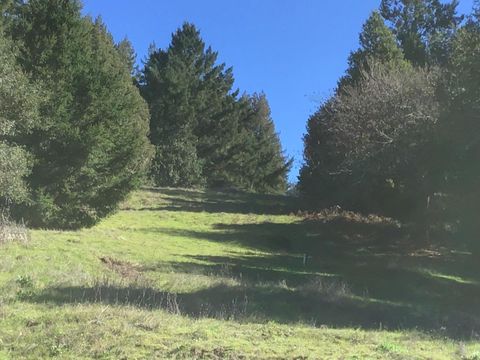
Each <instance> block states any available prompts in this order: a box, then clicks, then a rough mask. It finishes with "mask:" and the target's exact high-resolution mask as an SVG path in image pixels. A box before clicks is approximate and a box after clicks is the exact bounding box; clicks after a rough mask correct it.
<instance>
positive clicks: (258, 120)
mask: <svg viewBox="0 0 480 360" xmlns="http://www.w3.org/2000/svg"><path fill="white" fill-rule="evenodd" d="M241 101H245V102H246V105H247V111H246V113H245V116H243V117H242V119H243V120H242V121H241V124H240V127H241V129H240V131H239V135H238V137H237V138H238V139H239V151H237V152H236V155H235V156H234V157H233V159H232V160H233V161H232V165H233V166H232V170H234V169H236V176H235V178H234V179H233V182H234V183H235V185H237V186H238V187H241V188H244V189H248V190H250V191H257V192H285V191H286V189H287V174H288V171H289V170H290V167H291V165H292V161H293V160H292V159H287V158H286V157H285V156H284V154H283V151H282V146H281V144H280V139H279V137H278V134H277V133H276V132H275V125H274V123H273V120H272V117H271V110H270V106H269V104H268V101H267V97H266V95H265V94H263V93H261V94H254V95H252V96H245V97H244V98H243V99H242V100H241Z"/></svg>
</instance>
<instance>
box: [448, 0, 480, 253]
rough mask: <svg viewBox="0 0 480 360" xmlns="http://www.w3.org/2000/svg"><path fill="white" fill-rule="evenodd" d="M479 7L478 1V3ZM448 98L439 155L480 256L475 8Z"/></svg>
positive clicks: (479, 55) (461, 34)
mask: <svg viewBox="0 0 480 360" xmlns="http://www.w3.org/2000/svg"><path fill="white" fill-rule="evenodd" d="M476 5H477V6H478V5H479V3H478V2H477V3H476ZM475 9H478V7H476V8H475ZM446 78H448V79H449V81H448V92H447V95H448V97H447V98H445V99H444V103H445V104H446V107H447V109H446V111H445V114H444V117H443V119H442V122H441V139H442V141H441V146H440V147H439V148H440V149H441V150H443V151H442V152H439V156H441V157H442V159H443V160H444V163H443V165H444V173H442V174H440V175H441V176H442V179H444V180H445V187H444V188H442V191H443V192H444V193H447V194H449V199H450V200H451V201H450V203H449V206H448V208H449V210H450V211H451V212H452V214H451V216H452V219H453V222H457V223H459V224H460V225H461V230H462V233H463V235H464V239H463V240H466V241H467V242H468V243H470V244H471V245H472V248H473V250H474V251H475V252H476V254H477V255H480V243H479V242H478V234H479V232H480V226H479V222H478V216H477V215H478V213H479V211H480V206H479V204H480V191H479V182H480V168H479V166H478V165H477V164H478V161H479V159H480V115H479V114H480V17H479V16H478V12H477V11H474V13H473V15H472V16H471V17H470V19H469V21H468V22H467V24H466V25H465V26H464V27H463V28H462V29H461V30H459V31H458V34H457V36H456V38H455V41H454V43H453V52H452V56H451V61H450V64H449V67H448V72H447V73H446Z"/></svg>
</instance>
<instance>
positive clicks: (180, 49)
mask: <svg viewBox="0 0 480 360" xmlns="http://www.w3.org/2000/svg"><path fill="white" fill-rule="evenodd" d="M217 58H218V54H217V53H216V52H214V51H212V49H211V48H209V47H208V48H207V47H206V46H205V43H204V42H203V40H202V39H201V37H200V33H199V31H198V30H197V29H196V28H195V26H194V25H192V24H188V23H186V24H184V25H183V26H182V27H181V28H180V29H178V30H177V31H176V32H175V33H174V34H173V35H172V41H171V44H170V46H169V47H168V49H166V50H157V49H155V48H152V50H151V52H150V55H149V58H148V60H147V62H146V64H145V69H144V70H143V74H142V79H141V84H140V89H141V92H142V94H143V96H144V98H145V99H146V101H147V102H148V104H149V107H150V113H151V122H150V131H151V133H150V137H151V141H152V143H153V144H154V145H155V147H156V156H155V161H154V164H153V166H152V177H153V179H154V181H155V182H156V184H157V185H161V186H203V185H207V186H210V187H219V186H220V187H225V186H227V187H228V186H233V187H239V188H247V189H252V190H257V191H267V189H268V190H273V189H275V190H278V189H280V188H282V187H283V186H284V185H283V183H284V181H285V180H284V176H285V173H286V169H288V166H287V165H288V162H287V161H285V159H284V158H283V155H282V153H281V148H280V146H279V143H278V137H277V136H276V135H275V132H274V129H273V123H272V122H271V119H270V114H269V109H268V104H267V103H266V100H265V99H264V98H260V97H256V98H257V100H258V101H257V100H255V101H254V100H252V101H247V100H245V99H238V91H234V90H233V83H234V78H233V73H232V69H231V68H226V66H225V64H217ZM255 132H257V133H255ZM268 142H270V143H268ZM260 147H263V148H262V149H260ZM254 153H255V155H256V156H257V159H253V156H254ZM266 157H270V159H269V160H268V161H267V159H266ZM240 169H242V171H240Z"/></svg>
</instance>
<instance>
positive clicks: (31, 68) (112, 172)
mask: <svg viewBox="0 0 480 360" xmlns="http://www.w3.org/2000/svg"><path fill="white" fill-rule="evenodd" d="M9 16H10V18H9V22H10V25H9V27H8V28H9V33H10V35H11V36H12V37H13V38H14V39H15V40H16V42H17V43H18V45H19V47H20V56H19V59H20V64H21V65H22V66H23V69H24V70H25V71H26V72H28V73H29V74H31V77H32V78H33V79H34V80H36V81H40V82H42V83H43V84H44V86H45V88H46V89H47V90H48V92H49V94H50V96H49V97H48V98H47V100H46V104H45V106H43V107H42V113H41V115H42V118H43V119H44V126H43V127H42V128H41V129H37V130H35V131H34V132H33V133H32V134H31V135H30V136H27V137H25V138H24V139H23V140H22V141H23V143H24V144H25V145H26V146H27V147H28V148H29V149H30V150H31V152H32V153H33V155H34V158H35V162H34V166H33V169H32V173H31V176H30V177H29V178H28V184H29V186H30V187H31V189H32V203H31V205H30V206H29V207H27V208H19V209H17V210H18V211H19V212H20V213H21V214H22V215H25V214H27V216H26V217H27V219H29V221H30V223H31V224H32V225H36V226H51V227H62V228H76V227H80V226H89V225H93V224H94V223H96V222H97V221H99V220H100V219H101V218H102V217H104V216H106V215H108V214H109V213H111V212H112V211H114V210H115V208H116V206H117V204H118V203H119V202H120V201H122V200H123V199H124V198H125V197H126V195H127V194H128V193H129V192H130V191H131V190H132V189H134V188H135V187H136V186H138V185H139V183H140V180H141V178H142V172H143V170H144V168H145V167H146V166H147V162H148V159H149V157H150V145H149V143H148V138H147V133H148V109H147V106H146V104H145V102H144V101H143V99H142V98H141V96H140V94H139V92H138V90H137V89H136V87H135V86H134V85H133V84H132V81H131V77H130V73H129V71H128V70H127V67H126V66H125V62H124V59H123V58H122V57H121V56H120V55H119V53H118V51H117V50H116V49H115V45H114V43H113V40H112V37H111V35H110V34H109V33H108V32H107V30H106V29H105V26H104V25H103V24H102V23H101V21H96V22H95V23H94V22H92V21H91V19H89V18H83V17H82V16H81V13H80V4H79V2H77V1H75V0H29V1H18V2H17V4H16V7H15V8H14V11H13V12H11V13H10V15H9Z"/></svg>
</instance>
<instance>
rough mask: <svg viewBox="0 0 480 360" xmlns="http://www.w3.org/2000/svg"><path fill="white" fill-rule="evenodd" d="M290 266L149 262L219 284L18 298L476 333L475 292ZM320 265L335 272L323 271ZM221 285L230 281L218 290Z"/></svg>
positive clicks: (359, 270) (237, 260) (403, 278)
mask: <svg viewBox="0 0 480 360" xmlns="http://www.w3.org/2000/svg"><path fill="white" fill-rule="evenodd" d="M297 260H298V259H296V258H295V257H291V258H290V259H287V258H285V257H283V258H282V257H275V256H272V257H260V256H254V257H253V256H244V257H214V256H201V257H200V256H192V257H191V261H189V262H182V263H178V262H175V263H159V264H153V265H152V264H151V265H147V266H145V267H143V268H141V270H140V271H142V272H144V271H149V272H150V271H156V272H162V271H165V272H168V271H171V270H172V269H173V270H174V271H175V273H176V274H205V275H208V276H209V277H216V278H217V279H218V280H219V281H220V282H217V283H216V285H214V286H211V287H208V288H205V289H201V290H198V291H193V292H186V293H178V294H173V293H170V292H165V291H161V290H160V289H157V288H155V287H154V286H151V285H150V284H149V283H148V282H145V283H135V282H134V283H131V282H127V283H125V284H119V283H109V282H108V281H107V282H105V281H100V282H98V283H97V284H94V285H92V286H85V287H84V286H78V287H54V288H47V289H45V290H42V291H40V292H36V293H34V294H30V295H29V296H28V297H26V298H24V299H23V300H25V301H30V302H34V303H53V304H56V305H63V304H77V303H93V304H95V303H101V304H111V305H127V306H134V307H138V308H142V309H151V310H154V309H163V310H166V311H169V312H171V313H176V314H182V315H185V316H189V317H192V318H204V317H207V318H217V319H230V320H237V321H241V322H254V323H263V322H267V321H276V322H278V323H284V324H292V323H297V322H302V323H307V324H310V325H314V326H328V327H332V328H364V329H390V330H397V329H416V330H421V331H425V332H431V333H433V334H437V335H442V336H448V337H451V338H455V339H471V338H472V337H476V336H478V335H477V334H478V333H479V332H480V313H479V309H478V302H477V300H478V298H479V296H480V291H479V288H478V286H475V285H472V284H454V285H452V284H451V283H450V282H448V281H445V280H441V279H437V278H432V277H429V276H427V275H425V274H423V273H421V272H417V271H412V270H408V269H400V268H399V269H387V268H386V267H385V266H384V264H383V263H380V262H377V263H372V264H369V265H368V266H367V265H355V264H338V265H336V266H335V265H332V264H331V263H330V265H329V264H328V262H327V263H325V264H322V263H316V264H311V265H309V266H307V267H305V268H303V267H301V266H298V265H296V264H294V263H295V262H297ZM289 262H291V263H289ZM325 267H329V268H330V270H333V271H335V273H334V272H324V273H322V270H325ZM222 279H228V280H234V281H230V282H229V284H228V283H225V284H222V283H221V280H222ZM232 284H233V285H232ZM235 284H236V285H235ZM367 285H368V286H369V287H368V288H366V287H365V286H367Z"/></svg>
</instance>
